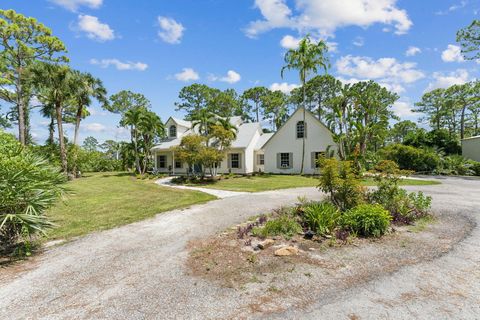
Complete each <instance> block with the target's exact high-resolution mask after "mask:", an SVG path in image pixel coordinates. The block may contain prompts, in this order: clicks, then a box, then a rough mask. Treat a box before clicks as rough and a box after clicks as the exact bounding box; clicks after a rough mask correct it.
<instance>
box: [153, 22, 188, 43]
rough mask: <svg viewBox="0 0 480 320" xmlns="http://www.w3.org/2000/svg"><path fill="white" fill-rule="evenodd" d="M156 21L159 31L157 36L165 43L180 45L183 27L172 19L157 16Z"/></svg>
mask: <svg viewBox="0 0 480 320" xmlns="http://www.w3.org/2000/svg"><path fill="white" fill-rule="evenodd" d="M157 19H158V24H159V25H160V29H161V30H160V31H158V36H159V37H160V38H161V39H162V40H163V41H165V42H167V43H171V44H178V43H180V40H181V38H182V36H183V32H184V31H185V27H184V26H183V25H182V24H181V23H179V22H177V21H175V20H174V19H172V18H168V17H162V16H159V17H158V18H157Z"/></svg>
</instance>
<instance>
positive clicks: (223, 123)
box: [217, 118, 238, 139]
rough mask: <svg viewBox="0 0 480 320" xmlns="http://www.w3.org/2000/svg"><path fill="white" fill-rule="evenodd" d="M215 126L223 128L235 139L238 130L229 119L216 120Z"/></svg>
mask: <svg viewBox="0 0 480 320" xmlns="http://www.w3.org/2000/svg"><path fill="white" fill-rule="evenodd" d="M217 125H219V126H221V127H223V129H225V130H227V131H230V132H232V134H233V138H234V139H235V138H237V132H238V128H237V127H236V126H235V125H233V124H232V122H231V121H230V118H218V119H217Z"/></svg>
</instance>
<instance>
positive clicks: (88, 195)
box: [47, 173, 215, 240]
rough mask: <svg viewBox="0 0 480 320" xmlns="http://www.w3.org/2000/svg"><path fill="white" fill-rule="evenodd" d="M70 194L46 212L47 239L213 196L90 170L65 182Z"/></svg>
mask: <svg viewBox="0 0 480 320" xmlns="http://www.w3.org/2000/svg"><path fill="white" fill-rule="evenodd" d="M68 187H69V189H70V190H71V194H70V195H68V196H67V199H66V201H64V202H63V203H59V204H58V205H56V206H55V207H54V208H52V209H51V210H49V212H48V213H47V215H48V216H49V217H50V218H51V219H52V220H53V221H54V223H55V224H57V227H56V228H54V229H52V230H50V231H49V233H48V238H49V239H50V240H51V239H68V238H72V237H76V236H81V235H84V234H87V233H90V232H93V231H99V230H105V229H110V228H114V227H117V226H121V225H125V224H129V223H132V222H135V221H139V220H143V219H146V218H150V217H153V216H154V215H155V214H157V213H160V212H165V211H169V210H173V209H177V208H183V207H188V206H190V205H192V204H196V203H204V202H207V201H209V200H212V199H215V197H213V196H211V195H208V194H206V193H202V192H197V191H190V190H179V189H173V188H168V187H161V186H158V185H156V184H155V183H154V182H153V181H151V180H150V181H149V180H137V179H135V178H134V177H133V176H131V175H129V174H127V173H94V174H87V175H85V176H84V177H82V178H80V179H76V180H74V181H72V182H69V185H68Z"/></svg>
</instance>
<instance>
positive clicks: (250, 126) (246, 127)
mask: <svg viewBox="0 0 480 320" xmlns="http://www.w3.org/2000/svg"><path fill="white" fill-rule="evenodd" d="M258 130H261V127H260V123H258V122H253V123H243V124H241V125H240V126H239V127H238V131H237V138H236V139H235V141H233V143H232V148H246V147H248V145H249V144H250V143H251V142H252V139H253V137H254V136H255V133H256V132H257V131H258Z"/></svg>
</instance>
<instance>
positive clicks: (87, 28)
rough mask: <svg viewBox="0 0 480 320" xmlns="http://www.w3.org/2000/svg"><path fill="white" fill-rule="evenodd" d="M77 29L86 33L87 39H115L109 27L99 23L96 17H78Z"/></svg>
mask: <svg viewBox="0 0 480 320" xmlns="http://www.w3.org/2000/svg"><path fill="white" fill-rule="evenodd" d="M78 28H79V29H80V30H81V31H83V32H86V33H87V37H88V38H90V39H94V40H98V41H107V40H113V39H115V34H114V32H113V30H112V29H111V28H110V26H109V25H108V24H106V23H102V22H100V20H98V18H97V17H94V16H89V15H82V14H81V15H79V16H78Z"/></svg>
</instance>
